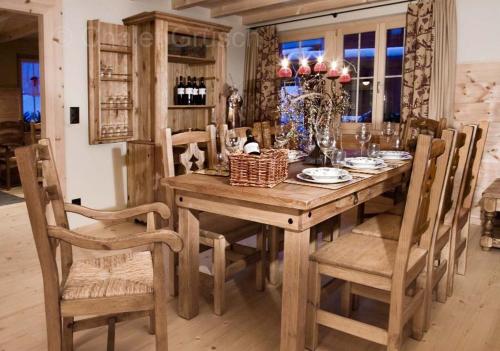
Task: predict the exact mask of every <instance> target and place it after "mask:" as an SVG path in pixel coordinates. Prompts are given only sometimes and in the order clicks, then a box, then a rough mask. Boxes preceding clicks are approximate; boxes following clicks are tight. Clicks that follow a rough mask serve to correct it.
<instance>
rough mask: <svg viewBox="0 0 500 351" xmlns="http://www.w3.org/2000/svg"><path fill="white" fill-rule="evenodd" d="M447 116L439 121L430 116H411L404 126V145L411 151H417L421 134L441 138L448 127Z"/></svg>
mask: <svg viewBox="0 0 500 351" xmlns="http://www.w3.org/2000/svg"><path fill="white" fill-rule="evenodd" d="M446 124H447V120H446V118H441V119H440V120H439V121H436V120H433V119H429V118H417V117H411V118H409V119H408V121H406V123H405V126H404V128H403V145H404V146H405V148H406V149H408V150H410V151H415V147H416V142H417V138H418V136H419V135H421V134H423V135H430V136H432V137H433V138H441V133H442V131H443V130H444V128H446Z"/></svg>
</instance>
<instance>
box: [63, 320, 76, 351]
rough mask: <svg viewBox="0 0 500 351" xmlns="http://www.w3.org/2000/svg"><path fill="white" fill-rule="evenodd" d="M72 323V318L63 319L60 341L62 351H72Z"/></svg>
mask: <svg viewBox="0 0 500 351" xmlns="http://www.w3.org/2000/svg"><path fill="white" fill-rule="evenodd" d="M73 321H74V318H73V317H65V318H63V326H62V327H63V331H62V339H63V350H64V351H73Z"/></svg>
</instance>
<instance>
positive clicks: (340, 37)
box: [280, 15, 406, 129]
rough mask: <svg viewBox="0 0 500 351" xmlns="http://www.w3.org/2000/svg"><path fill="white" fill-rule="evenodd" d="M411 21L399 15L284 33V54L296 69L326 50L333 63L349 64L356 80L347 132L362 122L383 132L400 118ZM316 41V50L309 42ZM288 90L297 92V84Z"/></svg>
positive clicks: (346, 119)
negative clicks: (304, 59)
mask: <svg viewBox="0 0 500 351" xmlns="http://www.w3.org/2000/svg"><path fill="white" fill-rule="evenodd" d="M405 22H406V20H405V17H404V15H398V16H388V17H382V18H377V19H366V20H362V21H356V22H345V23H338V24H333V25H328V26H321V27H318V28H317V29H315V28H308V29H307V30H304V29H299V30H293V31H288V32H282V33H280V38H281V40H282V42H283V43H282V44H281V54H282V55H287V54H288V56H289V57H290V59H291V61H292V63H293V65H294V68H295V69H296V68H297V66H298V64H299V61H298V60H299V58H301V57H302V55H303V54H305V56H307V57H310V58H314V57H316V56H317V55H318V53H322V52H325V58H326V59H327V60H331V59H344V60H345V61H347V62H348V65H349V66H350V73H351V76H352V81H351V82H350V83H349V84H347V85H346V86H345V88H346V89H347V91H348V92H349V93H350V96H351V106H350V108H349V110H348V111H347V112H346V113H345V115H344V116H342V122H344V123H345V128H346V129H351V127H349V126H352V127H355V126H354V125H353V124H354V123H358V122H365V123H373V124H374V125H375V127H376V128H380V127H381V124H382V123H383V122H384V121H391V122H396V123H398V122H399V120H400V114H401V93H402V80H403V78H402V75H403V62H404V43H405V29H404V25H405ZM321 37H323V38H324V39H308V38H321ZM314 41H316V42H317V43H318V45H317V46H316V47H314V45H312V44H308V43H312V42H314ZM309 52H311V53H316V55H312V54H311V55H308V53H309ZM287 89H290V90H289V91H290V92H297V84H296V83H292V84H291V86H290V88H287ZM293 89H295V90H293Z"/></svg>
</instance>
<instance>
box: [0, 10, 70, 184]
mask: <svg viewBox="0 0 500 351" xmlns="http://www.w3.org/2000/svg"><path fill="white" fill-rule="evenodd" d="M0 9H4V10H9V11H16V12H22V13H26V14H29V15H36V16H38V47H39V50H38V55H39V60H40V87H41V103H42V137H45V138H49V139H50V140H51V144H52V147H53V148H54V150H53V152H54V156H55V162H56V164H57V171H58V173H59V178H60V182H61V187H62V189H63V193H66V160H65V143H64V75H63V46H62V40H63V21H62V16H63V13H62V0H30V1H26V0H0Z"/></svg>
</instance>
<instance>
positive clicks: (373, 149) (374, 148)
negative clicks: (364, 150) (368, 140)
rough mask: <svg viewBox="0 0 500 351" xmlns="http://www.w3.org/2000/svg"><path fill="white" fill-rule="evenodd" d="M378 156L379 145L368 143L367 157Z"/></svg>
mask: <svg viewBox="0 0 500 351" xmlns="http://www.w3.org/2000/svg"><path fill="white" fill-rule="evenodd" d="M379 156H380V145H379V144H375V143H372V144H370V145H368V157H372V158H378V157H379Z"/></svg>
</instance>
